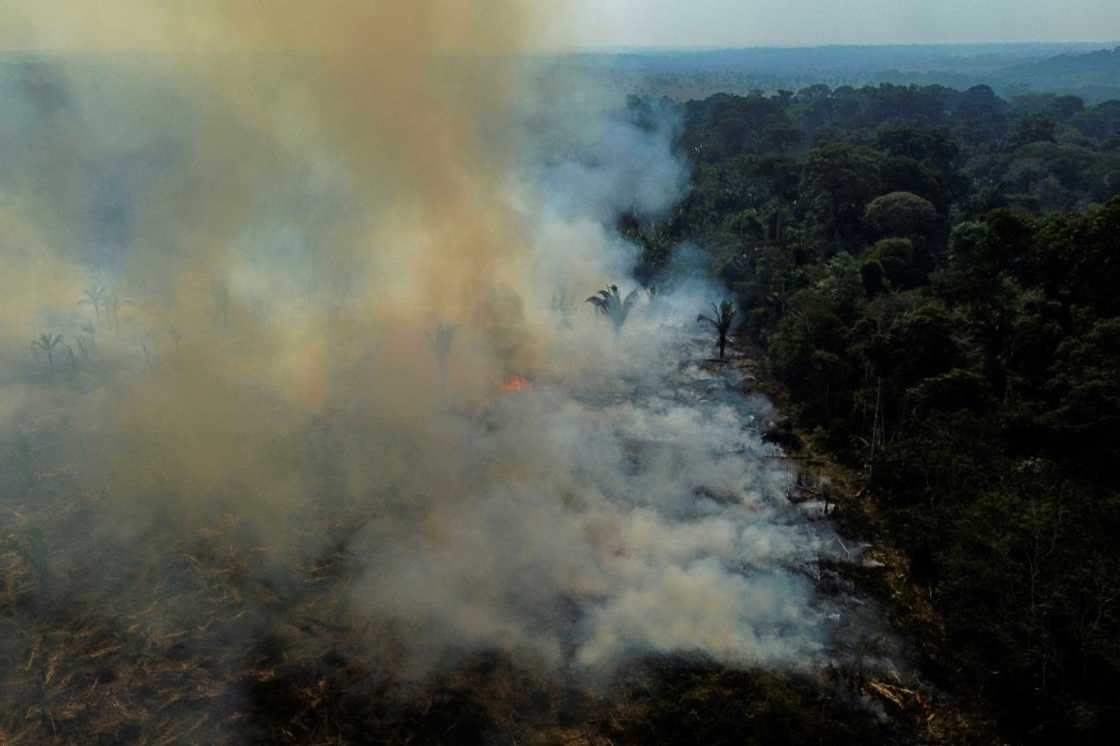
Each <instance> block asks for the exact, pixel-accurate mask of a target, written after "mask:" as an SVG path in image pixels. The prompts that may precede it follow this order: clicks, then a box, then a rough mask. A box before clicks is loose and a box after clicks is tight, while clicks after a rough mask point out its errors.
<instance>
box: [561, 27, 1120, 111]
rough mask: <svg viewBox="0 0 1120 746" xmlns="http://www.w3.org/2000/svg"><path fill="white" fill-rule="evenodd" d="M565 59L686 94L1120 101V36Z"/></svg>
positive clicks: (617, 81)
mask: <svg viewBox="0 0 1120 746" xmlns="http://www.w3.org/2000/svg"><path fill="white" fill-rule="evenodd" d="M563 63H564V65H563V66H564V67H565V68H569V69H570V68H575V69H577V70H579V71H581V72H582V73H584V74H587V75H591V76H592V77H594V78H597V79H600V80H605V81H607V82H609V83H611V84H612V85H615V86H618V87H619V88H620V89H621V90H626V91H628V92H636V93H643V94H649V95H665V96H670V97H673V98H678V99H689V98H704V97H706V96H708V95H711V94H713V93H717V92H726V93H740V94H742V93H749V92H750V91H752V90H762V91H765V92H773V91H776V90H779V89H791V90H797V89H799V88H801V87H804V86H808V85H812V84H814V83H826V84H828V85H830V86H833V87H835V86H839V85H854V86H858V85H876V84H879V83H895V84H901V85H906V84H920V85H931V84H938V85H945V86H949V87H952V88H958V89H965V88H969V87H971V86H974V85H980V84H984V85H989V86H991V87H992V88H994V89H995V90H996V91H997V92H998V93H999V94H1001V95H1003V96H1014V95H1018V94H1022V93H1029V92H1038V93H1042V92H1047V93H1062V94H1066V93H1068V94H1073V95H1077V96H1080V97H1082V98H1084V99H1085V100H1086V102H1087V103H1090V104H1092V103H1097V102H1100V101H1103V100H1106V99H1114V98H1115V99H1120V46H1117V43H1116V42H1109V43H1098V44H1087V43H1069V44H1041V43H1039V44H963V45H898V46H828V47H790V48H778V47H775V48H769V47H751V48H743V49H712V50H695V51H679V50H641V51H618V52H596V53H581V54H570V55H567V56H565V57H564V58H563Z"/></svg>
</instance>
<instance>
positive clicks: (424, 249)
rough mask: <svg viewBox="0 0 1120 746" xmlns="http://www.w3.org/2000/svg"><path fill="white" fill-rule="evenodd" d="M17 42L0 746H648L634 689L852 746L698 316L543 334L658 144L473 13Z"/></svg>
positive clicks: (659, 172)
mask: <svg viewBox="0 0 1120 746" xmlns="http://www.w3.org/2000/svg"><path fill="white" fill-rule="evenodd" d="M21 5H26V7H23V8H21V10H22V13H19V14H17V19H18V20H19V21H21V23H22V24H23V25H22V26H20V25H19V24H16V26H17V27H18V28H23V29H25V30H26V32H27V34H29V38H30V39H32V40H33V41H38V42H39V43H40V44H41V46H42V47H44V48H45V49H46V50H48V51H49V54H48V53H43V52H41V51H40V52H36V53H24V54H17V55H13V56H11V57H10V58H9V59H7V60H6V61H5V63H4V75H5V77H4V80H3V87H2V91H3V97H4V103H5V108H4V114H3V119H2V134H3V138H2V140H0V144H2V147H3V149H4V154H5V156H6V158H7V163H8V164H9V168H7V169H6V170H5V173H4V175H3V200H2V201H0V210H3V213H4V216H5V221H6V226H7V227H8V231H7V233H6V234H5V236H4V237H3V239H0V240H2V242H3V243H2V251H3V256H4V258H5V261H6V267H7V268H8V270H9V271H6V272H5V274H4V276H3V278H0V286H2V288H0V289H2V290H3V293H4V297H5V303H6V311H7V313H6V314H5V315H4V317H3V319H2V320H0V359H2V361H3V371H4V380H3V381H2V382H0V386H2V388H0V435H2V437H3V442H4V448H5V450H4V466H3V470H2V476H0V480H2V481H0V538H2V540H3V544H2V545H0V572H2V573H3V581H4V584H3V593H2V597H0V625H2V627H3V630H2V634H0V657H2V666H3V668H2V670H3V671H4V674H3V679H2V681H0V686H2V689H0V708H2V715H3V718H2V719H0V737H2V739H3V740H4V741H7V742H23V743H33V742H52V741H53V742H89V741H90V740H93V739H96V740H99V741H102V742H107V743H118V742H119V743H125V742H137V743H174V742H197V743H220V742H244V741H247V740H261V741H266V742H277V741H289V742H308V743H318V742H324V743H325V742H332V743H335V742H339V741H344V742H388V743H410V742H411V743H418V742H419V743H425V742H451V743H470V742H496V743H506V742H514V743H518V742H521V741H522V740H525V741H527V742H541V743H550V742H565V739H568V740H569V742H570V739H571V738H573V737H577V738H578V737H583V738H585V740H594V739H596V738H600V739H611V740H613V741H614V742H649V741H650V740H651V738H650V736H649V731H648V730H647V729H648V728H650V727H655V726H654V725H651V724H655V723H657V722H658V718H659V717H663V716H666V714H667V713H670V712H672V711H673V709H672V708H673V707H675V706H677V705H676V704H673V703H674V702H676V703H679V700H680V696H681V693H680V691H678V690H677V689H675V687H676V688H680V687H684V689H685V690H689V687H693V689H695V687H700V688H704V687H707V688H708V689H710V690H712V691H718V692H723V694H721V695H720V696H723V697H724V698H725V699H726V700H727V701H737V699H736V698H741V697H744V696H748V695H749V697H750V699H751V701H752V702H753V703H754V704H752V705H750V707H753V708H754V709H753V710H751V711H752V712H754V713H755V715H754V717H757V718H758V723H754V724H752V725H750V728H749V730H748V731H747V732H748V733H753V734H754V735H755V736H757V737H759V738H763V737H765V736H766V734H767V733H769V732H771V731H769V730H767V729H768V728H769V729H776V730H775V731H774V732H787V731H788V733H789V734H790V736H791V737H794V736H796V737H818V736H821V735H822V734H825V733H827V734H829V735H830V737H833V740H835V737H836V736H837V735H839V737H840V738H846V737H850V738H851V739H853V740H856V741H857V742H858V739H859V738H866V737H868V734H870V733H874V732H876V730H877V728H879V727H880V726H879V725H877V723H876V721H875V719H874V717H873V716H872V715H871V713H870V712H869V711H865V710H860V709H848V708H846V706H845V705H843V702H842V700H843V699H844V697H842V696H840V692H841V690H840V689H834V688H833V687H832V685H831V684H828V683H827V681H826V679H827V677H826V673H827V672H828V671H830V670H832V669H833V668H834V667H835V665H836V664H837V663H838V662H840V661H842V659H843V657H844V655H846V653H845V651H844V649H843V648H844V646H848V647H850V646H851V644H852V642H851V641H852V640H857V639H858V640H863V639H865V638H866V637H867V636H869V635H872V636H873V633H874V630H875V625H874V621H873V618H874V614H873V613H869V612H867V611H861V608H865V607H866V605H862V606H861V604H860V603H859V602H858V601H857V600H855V599H853V598H851V597H849V596H846V595H845V594H843V593H841V594H839V595H834V596H831V597H826V596H824V595H823V594H821V593H820V592H819V590H818V584H819V583H820V582H822V580H823V579H824V572H823V570H822V569H821V568H822V567H823V566H824V564H822V560H823V561H824V562H825V564H827V562H828V561H830V560H832V559H838V558H840V557H841V553H843V556H845V557H848V556H850V552H849V551H848V549H847V548H844V547H843V544H842V543H841V542H840V541H838V540H837V538H836V537H835V535H834V534H833V533H832V531H831V529H829V528H828V526H827V525H826V524H825V523H823V522H820V521H813V520H810V517H809V515H808V514H807V512H806V509H805V507H804V506H803V507H802V508H796V507H794V506H792V505H790V504H789V501H788V500H787V499H786V498H787V495H788V493H789V491H790V489H791V486H792V485H793V484H794V482H795V480H796V476H795V474H794V473H793V472H792V471H791V470H790V469H789V468H788V464H787V462H786V461H784V460H783V459H782V458H781V454H780V452H779V451H778V450H776V449H775V448H774V447H773V446H770V445H767V444H764V443H763V442H762V439H761V437H760V434H759V433H760V430H761V428H762V425H763V423H764V422H765V421H766V420H767V419H769V418H771V417H772V412H771V410H770V407H769V405H768V404H767V403H766V402H765V400H764V399H762V398H761V397H758V396H756V395H751V394H750V393H749V392H748V391H747V390H746V381H745V379H743V378H742V377H741V374H740V373H738V372H736V371H737V367H736V366H734V365H730V366H726V367H725V368H721V367H719V366H714V365H712V364H710V363H704V362H703V361H704V360H705V359H706V358H707V357H709V356H710V354H711V349H710V340H704V339H697V338H696V337H695V336H694V335H695V333H696V332H697V329H696V328H695V327H692V326H691V325H689V324H688V322H689V321H690V320H691V319H693V318H694V316H695V313H696V311H697V310H699V309H702V308H705V307H707V305H708V303H709V302H710V301H713V300H716V299H718V298H719V295H720V293H719V290H718V289H716V288H712V287H710V286H709V285H708V284H707V283H706V282H705V281H704V279H703V278H697V277H692V276H688V275H687V273H683V272H681V273H677V274H675V275H673V276H672V277H670V278H666V279H667V282H666V284H665V286H663V287H662V289H661V290H660V291H659V292H657V293H644V292H639V294H638V295H637V296H635V298H636V299H637V302H636V304H635V305H634V306H633V307H632V309H631V311H630V315H629V317H628V318H626V319H625V322H624V323H617V324H616V325H615V326H617V327H619V328H618V329H615V328H612V324H610V323H608V322H607V321H606V320H604V319H602V318H598V317H597V316H596V315H595V314H594V312H593V309H592V307H591V306H590V305H588V304H585V303H583V302H582V301H583V298H584V297H586V296H587V295H588V294H590V293H592V292H594V291H596V290H598V289H599V288H601V287H603V286H604V285H606V284H608V283H609V282H611V281H615V280H616V279H617V278H626V277H628V276H629V275H630V274H631V273H632V271H633V262H634V254H635V250H634V248H633V247H632V246H630V245H629V244H627V242H626V241H625V240H624V239H623V238H622V237H621V236H620V235H618V233H617V231H616V230H615V226H616V223H617V218H618V216H619V214H620V213H622V212H626V213H627V214H628V215H630V216H631V219H633V220H642V219H649V218H650V217H651V216H653V215H656V214H658V213H659V212H660V211H663V210H665V209H668V208H670V207H671V206H672V204H673V203H674V202H675V201H676V200H677V199H679V198H680V196H681V193H682V192H681V190H682V189H683V188H684V186H685V183H686V181H687V164H686V163H684V162H683V161H682V160H681V159H679V158H678V157H676V156H675V155H674V153H673V151H672V147H671V146H672V139H673V136H674V132H675V126H674V121H673V118H672V112H671V111H661V110H659V109H657V108H656V107H654V108H649V107H647V108H645V109H643V110H640V111H636V110H633V109H631V110H625V111H621V112H620V111H615V110H613V109H607V108H604V107H602V106H601V104H600V103H597V102H591V103H589V102H588V101H586V100H585V101H582V102H581V103H580V105H579V106H574V105H573V106H570V107H568V106H556V107H555V108H553V107H548V106H544V105H543V104H542V102H541V101H540V100H539V99H536V98H533V97H531V96H528V95H526V91H527V90H529V89H527V88H526V85H527V84H526V82H525V71H524V70H523V67H524V65H523V64H522V63H520V62H519V63H516V64H515V63H514V62H513V61H512V60H513V59H514V55H515V54H518V53H521V52H524V51H528V50H527V49H526V48H525V46H524V43H525V39H526V38H531V35H529V37H527V36H526V35H527V33H528V32H527V29H529V28H531V27H532V23H531V22H532V19H531V18H530V16H529V15H528V14H527V12H526V10H525V9H524V8H522V7H520V6H519V5H518V4H515V3H509V4H506V3H498V4H496V5H495V7H494V8H491V9H489V10H488V13H487V14H486V15H487V17H486V18H485V19H481V18H479V17H478V16H479V14H478V12H477V11H473V10H472V9H471V7H470V4H465V3H456V2H450V3H448V2H413V3H408V4H403V3H402V4H393V5H378V6H376V7H370V6H368V5H367V4H365V3H358V2H347V1H340V2H336V3H327V4H325V5H324V7H323V8H322V9H319V10H316V11H309V10H307V9H306V8H305V7H302V6H297V5H296V4H283V5H282V6H279V7H278V8H277V10H276V12H275V13H272V14H267V15H266V16H263V17H259V16H257V15H254V16H252V17H251V18H249V19H247V17H246V16H245V13H246V12H247V11H246V8H247V7H248V5H246V4H241V3H236V2H230V3H221V2H207V3H201V4H198V6H197V7H193V6H192V10H191V13H190V14H189V15H186V16H184V15H182V14H180V13H177V12H175V11H173V10H153V9H151V8H144V7H142V5H143V4H134V3H127V2H120V3H110V4H108V6H107V8H106V9H105V12H104V15H103V16H101V17H100V20H98V22H97V24H96V25H95V26H93V27H90V28H88V29H86V28H85V27H84V26H83V23H85V22H87V21H89V19H83V18H82V17H81V16H80V14H75V13H74V12H72V11H70V10H68V9H66V8H63V7H62V6H60V5H58V4H50V3H48V4H46V5H43V4H41V3H37V4H30V3H28V4H21ZM171 7H178V6H171ZM125 20H127V23H125V22H124V21H125ZM247 20H252V21H253V22H252V23H246V21H247ZM484 21H485V22H484ZM86 31H88V33H86ZM153 45H154V46H153ZM32 46H34V44H32ZM79 52H80V53H82V54H81V55H79V54H78V53H79ZM200 53H205V54H200ZM83 55H84V56H83ZM561 111H562V112H564V113H563V115H561V114H560V112H561ZM627 289H629V288H627ZM33 340H34V342H35V344H34V346H33V347H32V348H31V349H30V350H29V347H28V343H29V342H31V341H33ZM851 630H855V631H854V632H853V631H851ZM865 659H866V660H865ZM861 660H864V663H861V665H867V666H869V667H870V668H872V669H875V670H877V671H888V670H890V669H891V668H892V667H893V666H894V664H893V663H891V657H890V656H882V655H880V654H879V653H878V652H876V651H871V652H867V651H865V653H864V654H863V655H862V657H861ZM748 671H749V672H751V673H750V675H749V676H747V674H745V673H743V672H748ZM744 676H747V678H743V677H744ZM689 682H692V683H689ZM689 691H691V690H689ZM673 692H676V693H675V694H674V693H673ZM766 701H772V702H776V703H777V704H773V703H772V704H769V705H767V704H760V702H762V703H765V702H766ZM788 702H794V703H795V705H787V704H783V703H788ZM655 703H660V704H655ZM702 704H703V703H702ZM698 706H700V705H698ZM705 706H707V705H705ZM798 708H805V711H810V712H812V713H815V715H814V717H813V718H810V719H808V720H807V721H806V722H805V723H803V724H802V725H800V726H798V727H800V728H802V730H800V731H799V730H797V729H796V728H794V729H790V728H784V729H783V727H782V726H781V725H780V723H781V722H782V720H783V718H789V717H800V715H794V714H792V713H798V712H799V709H798ZM748 709H749V708H748ZM802 714H803V713H802ZM722 718H726V715H724V716H719V715H717V714H715V713H713V714H712V715H711V716H710V717H707V718H706V719H705V723H710V724H711V725H712V727H728V728H734V727H738V728H743V727H744V725H743V723H739V724H738V725H733V724H728V723H726V722H724V720H723V719H722ZM589 723H594V725H589ZM759 723H763V724H761V725H760V724H759ZM666 727H668V726H666ZM814 728H816V729H817V730H814ZM730 732H737V731H734V730H732V731H730ZM573 734H574V736H573Z"/></svg>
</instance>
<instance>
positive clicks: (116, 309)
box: [101, 290, 132, 332]
mask: <svg viewBox="0 0 1120 746" xmlns="http://www.w3.org/2000/svg"><path fill="white" fill-rule="evenodd" d="M101 304H102V306H104V308H105V316H106V318H108V319H109V320H110V321H111V322H112V323H113V331H115V332H119V331H120V330H121V316H120V311H121V306H127V305H131V304H132V301H130V300H129V299H128V298H121V297H120V296H119V295H117V293H116V291H115V290H110V291H108V292H107V293H106V295H105V299H104V300H103V301H102V302H101Z"/></svg>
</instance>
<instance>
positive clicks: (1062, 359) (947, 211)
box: [651, 86, 1120, 744]
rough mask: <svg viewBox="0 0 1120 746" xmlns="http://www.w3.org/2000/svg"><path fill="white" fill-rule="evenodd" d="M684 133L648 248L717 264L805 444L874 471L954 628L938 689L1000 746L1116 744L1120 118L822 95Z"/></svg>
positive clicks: (877, 93)
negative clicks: (982, 716) (663, 215)
mask: <svg viewBox="0 0 1120 746" xmlns="http://www.w3.org/2000/svg"><path fill="white" fill-rule="evenodd" d="M685 120H686V128H685V132H684V133H683V135H682V138H681V144H682V145H683V146H685V148H686V149H687V150H688V152H690V153H699V157H698V158H697V160H698V161H699V166H698V168H697V171H696V173H695V175H694V179H693V189H692V191H691V192H690V193H689V195H688V197H687V199H686V200H685V201H684V202H683V203H682V204H681V205H680V206H679V207H678V208H677V210H676V211H675V212H674V213H673V214H672V215H671V216H669V217H668V218H667V219H666V220H665V221H664V222H663V224H662V225H660V226H657V227H656V228H655V229H653V230H651V233H657V234H658V235H663V236H670V237H671V236H676V237H677V238H678V239H683V238H686V237H692V238H698V239H700V240H701V245H703V246H708V247H711V254H710V256H711V266H712V268H713V269H714V270H716V271H718V272H720V274H721V276H722V277H723V278H724V279H725V280H726V281H727V282H728V283H729V285H730V286H731V287H732V288H734V290H735V292H736V294H737V299H736V300H737V312H738V315H739V317H741V318H743V319H744V320H745V324H744V326H745V329H746V331H747V332H748V333H749V334H750V335H751V336H752V337H753V338H754V339H755V340H756V341H758V342H759V343H761V344H762V345H764V346H765V347H766V349H767V350H768V353H769V363H770V369H771V370H772V371H773V373H774V374H775V375H776V376H777V377H779V378H780V379H781V380H782V382H784V383H785V384H786V386H787V387H788V389H789V392H790V396H791V407H790V408H791V414H792V415H793V416H794V418H795V420H796V423H797V426H798V430H799V431H801V432H815V433H817V434H819V437H816V436H814V442H817V443H818V444H819V445H821V446H823V447H825V448H827V449H829V450H831V451H832V452H833V454H834V455H835V456H836V457H837V458H838V459H841V460H843V461H845V462H847V463H848V464H849V465H850V466H851V467H853V468H854V469H856V470H860V471H862V473H863V474H864V475H865V477H866V479H867V483H868V488H869V494H871V495H873V496H874V499H875V500H876V503H877V505H878V506H879V509H880V510H881V517H882V526H883V530H884V531H885V532H886V536H885V537H884V540H886V541H888V542H890V543H893V544H895V545H896V546H899V547H901V548H902V549H904V550H905V552H906V554H907V557H908V560H909V563H910V570H911V577H912V579H913V580H915V581H916V582H917V583H919V584H920V585H922V586H923V590H924V593H925V594H926V595H928V597H929V599H930V600H931V602H932V603H933V606H934V608H935V610H936V612H937V613H938V614H939V616H940V618H941V619H942V620H943V621H944V624H945V627H944V631H945V635H946V637H945V639H944V642H943V645H942V646H941V647H940V648H939V649H938V650H937V651H936V652H933V653H930V660H928V661H927V664H929V671H930V675H933V676H935V677H936V678H937V679H938V681H939V683H940V684H942V685H943V686H945V687H947V688H949V689H951V690H954V691H959V692H961V693H963V694H964V695H966V696H975V695H979V696H980V697H982V699H983V701H985V702H987V703H989V704H990V705H991V706H992V707H993V708H994V709H995V711H996V713H997V714H998V715H999V722H1000V727H1001V729H1002V731H1003V735H1004V737H1005V739H1006V740H1007V741H1009V742H1016V743H1040V744H1041V743H1055V742H1062V741H1071V742H1075V743H1104V742H1108V741H1109V739H1110V737H1111V735H1112V734H1114V733H1115V732H1116V731H1117V730H1118V729H1120V707H1118V706H1117V704H1116V701H1115V696H1114V694H1115V692H1116V691H1118V690H1120V644H1118V643H1117V642H1116V641H1117V640H1120V586H1118V585H1117V584H1118V583H1120V581H1118V580H1117V578H1120V561H1118V557H1120V551H1118V549H1117V547H1116V544H1115V539H1114V537H1115V536H1116V535H1117V532H1118V531H1120V472H1117V471H1116V469H1115V464H1117V463H1120V293H1117V292H1116V288H1117V287H1120V176H1118V174H1120V160H1118V159H1120V149H1116V148H1115V144H1114V143H1113V140H1112V139H1111V138H1114V137H1116V135H1117V133H1120V102H1110V103H1106V104H1100V105H1097V106H1095V107H1091V108H1090V107H1086V106H1084V104H1083V103H1082V102H1081V101H1080V100H1079V99H1076V98H1074V97H1056V96H1055V97H1046V96H1042V97H1038V96H1028V97H1023V98H1020V99H1016V100H1015V101H1013V102H1010V103H1009V102H1007V101H1004V100H1002V99H1000V98H999V97H998V96H996V95H995V93H994V92H993V91H992V90H991V89H990V88H987V87H985V86H976V87H974V88H972V89H969V90H968V91H963V92H957V91H951V90H949V89H945V88H937V87H934V86H930V87H927V88H920V87H916V86H915V87H902V86H879V87H874V88H873V87H865V88H861V89H855V88H850V87H842V88H839V89H836V90H830V89H829V88H828V87H827V86H814V87H812V88H810V89H806V90H803V91H801V92H800V93H798V94H797V95H795V96H792V97H788V96H775V97H772V98H770V99H763V98H761V97H751V98H750V99H736V98H735V97H730V96H722V97H714V98H713V99H709V100H707V101H695V102H691V103H689V104H688V105H687V107H686V118H685ZM1055 124H1056V126H1055ZM786 126H794V127H796V128H798V129H800V130H801V132H802V133H803V137H802V139H801V141H800V143H797V144H794V138H793V136H792V135H791V134H790V135H788V137H787V136H786V135H785V134H782V135H780V136H779V135H778V134H777V133H781V132H782V128H783V127H786ZM752 128H753V129H752ZM768 131H769V132H770V133H771V135H770V138H769V140H768V139H767V135H766V133H767V132H768ZM869 133H870V134H869ZM787 134H788V133H787ZM1116 142H1120V140H1116ZM695 148H699V151H697V150H696V149H695ZM795 177H796V178H795ZM773 216H778V220H777V224H775V223H773V222H772V220H771V218H772V217H773ZM711 735H712V734H710V733H703V734H701V738H704V737H710V736H711Z"/></svg>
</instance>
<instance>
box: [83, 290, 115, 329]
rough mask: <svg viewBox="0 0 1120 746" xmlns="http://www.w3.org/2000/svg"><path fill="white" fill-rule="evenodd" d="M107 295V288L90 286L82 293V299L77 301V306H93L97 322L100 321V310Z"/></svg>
mask: <svg viewBox="0 0 1120 746" xmlns="http://www.w3.org/2000/svg"><path fill="white" fill-rule="evenodd" d="M108 293H109V288H107V287H105V286H104V285H90V286H89V287H88V288H86V289H85V291H84V292H83V293H82V299H81V300H80V301H78V305H79V306H93V312H94V313H95V314H97V320H98V321H101V308H102V307H103V306H104V305H105V299H106V296H107V295H108Z"/></svg>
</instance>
